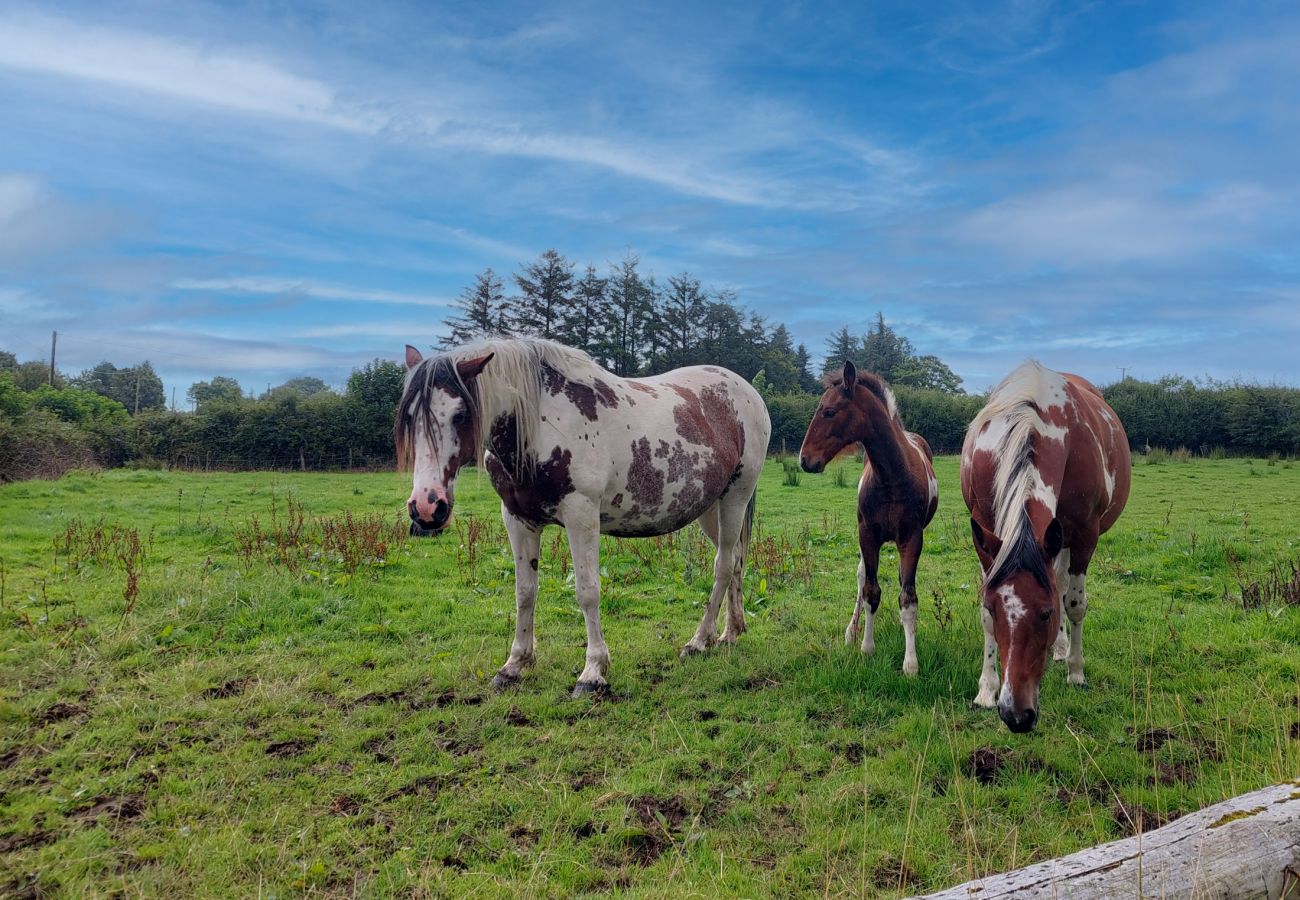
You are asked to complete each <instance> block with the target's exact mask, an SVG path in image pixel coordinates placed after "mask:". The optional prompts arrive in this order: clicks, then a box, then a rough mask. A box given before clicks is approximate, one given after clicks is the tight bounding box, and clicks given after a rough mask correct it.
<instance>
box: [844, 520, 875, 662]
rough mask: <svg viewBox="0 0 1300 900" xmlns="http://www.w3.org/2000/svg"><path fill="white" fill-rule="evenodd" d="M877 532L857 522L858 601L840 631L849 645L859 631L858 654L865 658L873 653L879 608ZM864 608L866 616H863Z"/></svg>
mask: <svg viewBox="0 0 1300 900" xmlns="http://www.w3.org/2000/svg"><path fill="white" fill-rule="evenodd" d="M880 543H881V541H880V531H879V529H877V528H876V527H875V526H873V525H868V524H867V523H865V522H859V523H858V551H859V554H860V556H859V558H858V599H857V603H856V604H855V605H854V607H853V616H852V618H850V619H849V627H848V628H846V629H845V630H844V640H845V642H846V643H848V644H850V645H852V644H853V642H854V637H855V635H856V634H857V632H858V630H859V629H861V631H862V645H861V648H860V649H861V651H862V652H863V653H865V654H866V655H867V656H871V655H872V654H873V653H875V652H876V610H878V609H879V608H880V580H879V578H878V577H877V576H878V575H879V573H880ZM863 607H865V608H866V609H865V612H866V617H865V620H864V619H863V618H862V616H863V612H864V610H863Z"/></svg>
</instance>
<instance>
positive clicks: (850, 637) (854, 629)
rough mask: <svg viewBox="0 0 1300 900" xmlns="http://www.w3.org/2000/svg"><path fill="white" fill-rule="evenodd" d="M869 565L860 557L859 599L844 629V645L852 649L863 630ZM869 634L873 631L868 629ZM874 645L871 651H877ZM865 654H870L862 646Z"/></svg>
mask: <svg viewBox="0 0 1300 900" xmlns="http://www.w3.org/2000/svg"><path fill="white" fill-rule="evenodd" d="M866 587H867V564H866V563H864V562H863V561H862V556H861V555H859V556H858V599H857V601H856V602H855V603H854V604H853V615H852V616H850V617H849V627H848V628H846V629H844V643H846V644H848V645H849V646H850V647H852V646H853V645H854V644H856V643H857V642H858V631H859V630H860V629H861V628H862V608H863V607H864V606H865V605H866V603H867V596H866V593H865V592H866ZM867 634H868V635H870V634H871V629H870V628H868V629H867ZM875 649H876V648H875V645H874V644H873V645H872V647H871V650H875ZM862 652H863V653H869V652H871V651H870V650H867V647H866V644H865V643H864V644H863V646H862Z"/></svg>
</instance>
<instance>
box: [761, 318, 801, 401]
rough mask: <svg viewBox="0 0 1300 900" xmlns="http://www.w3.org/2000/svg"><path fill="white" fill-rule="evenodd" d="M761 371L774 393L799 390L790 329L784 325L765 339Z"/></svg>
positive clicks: (778, 326) (777, 327)
mask: <svg viewBox="0 0 1300 900" xmlns="http://www.w3.org/2000/svg"><path fill="white" fill-rule="evenodd" d="M763 371H764V373H765V374H766V375H767V383H768V384H769V385H771V387H772V391H773V392H774V393H777V394H788V393H791V392H792V391H797V390H799V388H800V385H799V369H798V367H797V366H796V364H795V351H794V342H793V340H792V339H791V337H790V329H789V328H786V327H785V325H784V324H781V325H777V326H776V328H774V329H772V334H771V335H770V336H769V337H768V339H767V346H766V347H765V348H764V350H763Z"/></svg>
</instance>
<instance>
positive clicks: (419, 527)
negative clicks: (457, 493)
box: [406, 500, 451, 537]
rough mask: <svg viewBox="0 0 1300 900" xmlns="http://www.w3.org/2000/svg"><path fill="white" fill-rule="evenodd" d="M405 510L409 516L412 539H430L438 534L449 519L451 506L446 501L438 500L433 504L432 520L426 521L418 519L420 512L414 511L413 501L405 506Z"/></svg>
mask: <svg viewBox="0 0 1300 900" xmlns="http://www.w3.org/2000/svg"><path fill="white" fill-rule="evenodd" d="M406 509H407V512H409V513H410V514H411V536H412V537H432V536H434V535H436V534H440V533H441V532H442V530H443V529H444V528H446V527H447V522H448V521H449V520H450V519H451V504H450V503H448V502H447V501H446V500H438V501H437V502H436V503H435V504H434V507H433V518H432V519H430V520H428V521H426V520H424V519H421V518H420V512H419V510H418V509H416V506H415V501H414V500H412V501H411V502H410V503H408V504H406Z"/></svg>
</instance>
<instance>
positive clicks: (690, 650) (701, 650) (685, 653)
mask: <svg viewBox="0 0 1300 900" xmlns="http://www.w3.org/2000/svg"><path fill="white" fill-rule="evenodd" d="M708 652H709V648H708V647H699V646H696V645H695V644H687V645H686V646H685V647H683V648H682V652H681V653H680V654H678V655H679V656H680V657H681V658H682V659H690V658H691V657H692V656H702V655H704V654H705V653H708Z"/></svg>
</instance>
